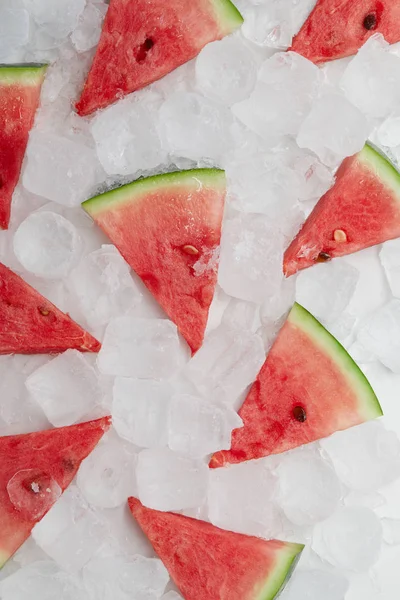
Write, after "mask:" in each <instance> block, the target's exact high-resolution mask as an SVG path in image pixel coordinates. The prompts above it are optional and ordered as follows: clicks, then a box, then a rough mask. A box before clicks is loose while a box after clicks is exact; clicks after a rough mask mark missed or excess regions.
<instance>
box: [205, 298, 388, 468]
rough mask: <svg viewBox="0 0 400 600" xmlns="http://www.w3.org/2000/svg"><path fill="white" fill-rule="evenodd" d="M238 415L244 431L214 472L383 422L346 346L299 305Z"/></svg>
mask: <svg viewBox="0 0 400 600" xmlns="http://www.w3.org/2000/svg"><path fill="white" fill-rule="evenodd" d="M239 415H240V416H241V418H242V420H243V423H244V427H242V428H241V429H235V430H234V431H233V432H232V445H231V449H230V450H223V451H221V452H217V453H216V454H214V456H213V457H212V459H211V462H210V467H213V468H215V467H221V466H223V465H225V464H227V463H240V462H242V461H245V460H250V459H252V458H261V457H263V456H268V455H269V454H278V453H280V452H285V451H286V450H290V449H291V448H296V447H297V446H300V445H302V444H307V443H308V442H314V441H315V440H318V439H320V438H323V437H326V436H328V435H331V434H332V433H334V432H335V431H340V430H343V429H347V428H349V427H352V426H353V425H359V424H360V423H363V422H365V421H368V420H370V419H375V418H376V417H380V416H381V415H382V409H381V407H380V404H379V402H378V399H377V397H376V396H375V393H374V391H373V390H372V388H371V386H370V384H369V383H368V381H367V379H366V377H365V375H364V374H363V373H362V371H361V370H360V369H359V368H358V366H357V365H356V363H355V362H354V361H353V359H352V358H351V356H349V354H347V352H346V350H345V349H344V348H343V346H341V345H340V344H339V342H338V341H337V340H336V339H335V338H334V337H333V336H332V335H331V334H330V333H329V332H328V331H327V330H326V329H325V328H324V327H323V326H322V325H321V324H320V323H319V322H318V321H317V320H316V319H315V318H314V317H313V316H312V315H311V314H310V313H309V312H308V311H307V310H305V308H303V307H302V306H300V305H299V304H297V303H296V304H295V305H294V306H293V308H292V310H291V311H290V313H289V316H288V319H287V321H286V323H285V324H284V326H283V328H282V329H281V331H280V332H279V335H278V337H277V339H276V341H275V343H274V344H273V346H272V348H271V350H270V352H269V354H268V356H267V359H266V361H265V363H264V365H263V366H262V368H261V371H260V373H259V374H258V377H257V380H256V381H255V383H254V384H253V386H252V388H251V389H250V392H249V394H248V396H247V398H246V400H245V401H244V404H243V405H242V407H241V409H240V411H239Z"/></svg>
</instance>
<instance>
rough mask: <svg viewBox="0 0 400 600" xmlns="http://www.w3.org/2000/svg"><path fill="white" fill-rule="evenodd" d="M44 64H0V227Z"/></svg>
mask: <svg viewBox="0 0 400 600" xmlns="http://www.w3.org/2000/svg"><path fill="white" fill-rule="evenodd" d="M46 69H47V66H42V65H40V66H34V65H19V66H15V65H10V66H4V65H3V66H0V229H7V227H8V224H9V221H10V211H11V199H12V195H13V192H14V188H15V186H16V185H17V183H18V179H19V175H20V171H21V166H22V161H23V158H24V155H25V150H26V146H27V143H28V136H29V131H30V130H31V128H32V125H33V121H34V118H35V113H36V109H37V107H38V104H39V97H40V90H41V87H42V83H43V80H44V77H45V74H46Z"/></svg>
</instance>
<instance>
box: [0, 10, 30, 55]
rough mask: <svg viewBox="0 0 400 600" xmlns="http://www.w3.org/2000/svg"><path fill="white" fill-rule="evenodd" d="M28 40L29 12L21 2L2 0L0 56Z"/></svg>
mask: <svg viewBox="0 0 400 600" xmlns="http://www.w3.org/2000/svg"><path fill="white" fill-rule="evenodd" d="M28 41H29V13H28V12H27V11H26V10H25V9H24V7H23V4H22V2H18V0H17V1H12V0H2V3H1V6H0V57H3V56H7V53H9V52H10V49H13V50H15V49H17V48H20V47H21V46H25V45H26V44H27V43H28Z"/></svg>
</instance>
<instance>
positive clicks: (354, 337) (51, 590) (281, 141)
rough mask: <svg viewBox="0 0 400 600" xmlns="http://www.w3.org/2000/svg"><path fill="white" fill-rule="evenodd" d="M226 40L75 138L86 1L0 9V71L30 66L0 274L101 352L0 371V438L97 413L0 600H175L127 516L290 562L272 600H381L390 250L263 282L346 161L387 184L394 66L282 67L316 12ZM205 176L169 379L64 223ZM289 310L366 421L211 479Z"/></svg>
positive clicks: (299, 62) (393, 411) (394, 342)
mask: <svg viewBox="0 0 400 600" xmlns="http://www.w3.org/2000/svg"><path fill="white" fill-rule="evenodd" d="M237 4H238V7H239V8H240V9H241V10H242V12H243V14H244V17H245V19H246V21H245V24H244V25H243V27H242V30H241V31H240V32H238V33H236V34H235V35H233V36H231V37H229V38H227V39H224V40H223V41H220V42H215V43H213V44H210V45H209V46H207V47H206V48H205V49H204V50H203V51H202V52H201V53H200V55H199V57H198V58H197V59H196V60H194V61H192V62H190V63H188V64H187V65H184V66H183V67H181V68H180V69H178V70H176V71H175V72H173V73H171V74H170V75H168V76H167V77H165V78H164V79H163V80H162V81H159V82H157V83H155V84H154V85H152V86H150V87H149V88H147V89H145V90H144V91H141V92H139V93H136V94H134V95H132V96H130V97H128V98H126V99H124V100H122V101H120V102H118V103H117V104H115V105H114V106H111V107H109V108H108V109H106V110H104V111H102V112H100V113H99V114H97V115H96V116H95V117H94V118H92V119H81V118H79V117H78V116H77V115H76V114H75V113H74V112H73V110H72V105H73V101H74V99H76V97H77V95H78V93H79V91H80V89H81V88H82V83H83V80H84V77H85V73H86V72H87V69H88V67H89V64H90V61H91V58H92V56H93V53H94V49H95V45H96V43H97V40H98V37H99V33H100V27H101V23H102V19H103V17H104V14H105V12H106V9H107V5H106V4H105V3H104V2H102V1H101V0H86V1H85V0H2V2H1V4H0V62H5V63H8V62H9V63H11V62H23V61H37V62H42V61H48V62H49V63H51V66H50V68H49V70H48V73H47V77H46V81H45V84H44V87H43V93H42V107H41V109H40V110H39V112H38V115H37V119H36V126H35V127H34V129H33V130H32V132H31V136H30V142H29V147H28V151H27V156H26V160H25V163H24V168H23V173H22V177H21V180H20V184H19V185H18V188H17V190H16V192H15V195H14V202H13V210H12V221H11V227H10V230H9V231H2V232H0V260H1V261H3V262H4V263H5V264H7V265H8V266H10V267H11V268H12V269H14V270H15V271H17V272H18V273H20V274H21V275H22V276H23V277H24V278H25V279H26V280H27V281H28V282H30V283H31V284H32V285H34V286H35V287H36V288H37V289H39V290H40V291H41V292H42V293H43V294H45V295H46V296H48V297H49V298H50V299H51V300H52V301H53V302H55V303H56V304H57V305H58V306H59V307H60V308H61V309H63V310H65V311H68V312H69V313H70V314H71V315H72V316H73V317H74V318H75V319H77V320H78V321H79V322H80V323H81V324H82V325H83V326H85V327H87V329H88V330H90V331H91V332H92V333H93V334H95V335H96V336H97V337H99V338H100V339H101V340H102V341H103V342H104V344H103V348H102V350H101V352H100V354H99V356H98V358H97V360H96V356H89V355H82V354H79V353H78V352H76V351H73V350H70V351H67V352H66V353H65V354H63V355H60V356H57V357H53V358H51V357H49V356H28V357H24V356H13V357H5V356H3V357H0V434H10V433H16V432H18V433H20V432H28V431H35V430H39V429H41V428H46V427H50V426H51V425H54V426H62V425H69V424H72V423H75V422H79V421H84V420H87V419H88V418H92V417H97V416H100V415H102V414H108V413H109V412H111V413H112V415H113V419H114V428H113V430H112V431H110V432H109V434H108V435H107V436H106V437H105V438H104V439H103V441H102V442H101V443H100V444H99V446H98V447H97V448H96V450H95V451H94V452H93V453H92V455H91V456H90V457H89V458H88V459H87V460H86V461H85V462H84V463H83V465H82V467H81V469H80V471H79V475H78V477H77V480H76V481H75V482H74V484H72V485H71V486H70V488H69V489H68V490H67V491H66V492H65V494H64V495H63V496H62V497H61V498H60V499H59V500H58V502H57V503H56V505H55V506H54V507H53V509H51V510H50V512H49V513H48V515H47V516H46V517H45V518H44V519H43V520H42V521H41V522H40V524H39V525H37V526H36V527H35V529H34V532H33V536H32V537H31V538H30V539H29V540H28V541H27V542H26V543H25V544H24V546H23V547H22V548H21V549H20V550H19V551H18V552H17V554H16V555H15V557H14V558H13V559H12V560H10V561H9V562H8V563H7V564H6V566H5V568H4V569H3V570H2V571H1V573H0V597H1V599H2V600H26V599H27V598H32V599H35V600H36V599H39V598H40V599H41V600H54V598H61V599H62V600H100V599H101V600H128V599H130V600H132V599H135V600H157V599H159V598H163V600H178V599H179V598H180V596H179V595H178V594H177V592H176V591H174V587H173V585H172V584H171V583H170V582H169V578H168V574H167V572H166V570H165V568H164V567H163V565H162V563H161V562H160V561H159V560H158V559H157V558H155V557H154V553H153V552H152V550H151V548H150V545H149V544H148V542H147V541H146V540H145V538H144V536H142V535H141V534H140V533H139V530H138V527H137V526H136V525H135V523H134V522H133V519H132V518H131V517H130V515H129V514H128V511H127V506H126V498H127V496H128V495H132V494H136V495H138V496H139V498H140V499H141V500H142V501H143V502H144V503H145V504H147V505H148V506H150V507H154V508H158V509H161V510H175V511H182V512H183V513H185V514H187V515H191V516H194V517H200V518H203V519H209V520H210V521H211V522H212V523H214V524H216V525H219V526H221V527H225V528H228V529H232V530H235V531H239V532H245V533H249V534H255V535H260V536H264V537H266V538H270V537H277V538H281V539H287V540H295V541H299V542H301V541H302V542H305V543H306V544H307V546H306V550H305V551H304V553H303V556H302V559H301V562H300V564H299V567H298V569H297V571H296V572H295V575H294V577H293V579H292V580H291V582H290V584H289V585H288V587H287V588H286V590H285V591H284V593H283V594H282V600H322V598H323V599H324V600H342V599H345V600H393V598H395V597H397V596H398V592H399V589H400V571H399V568H398V565H399V560H400V479H399V477H400V441H399V438H398V434H399V433H400V398H399V397H398V396H399V394H400V240H395V241H391V242H387V243H386V244H384V245H383V246H382V247H375V248H372V249H369V250H365V251H363V252H360V253H359V254H355V255H353V256H350V257H348V258H343V259H340V260H339V259H338V260H335V261H334V262H332V263H329V264H324V265H319V266H316V267H314V268H312V269H310V270H307V271H304V272H302V273H301V274H300V275H298V277H297V278H291V279H289V280H288V281H284V279H283V276H282V270H281V260H282V251H283V249H284V247H285V245H286V244H287V243H288V241H289V240H290V238H291V237H292V236H293V234H294V233H295V232H296V230H297V229H298V227H299V224H300V223H301V222H302V220H303V219H304V215H307V214H308V213H309V211H310V209H311V208H312V206H313V205H314V203H315V202H316V200H317V199H318V198H319V197H320V196H321V195H322V193H323V192H324V191H325V190H326V189H327V188H328V187H329V186H330V185H331V182H332V177H333V174H334V172H335V169H336V168H337V166H338V164H339V163H340V161H341V160H342V159H343V158H344V157H345V156H348V155H351V154H353V153H355V152H357V151H358V150H360V149H361V148H362V146H363V144H364V142H365V140H366V139H367V138H369V139H372V140H373V141H374V142H375V143H376V144H377V145H379V146H380V147H382V148H384V149H385V150H386V151H387V152H389V154H390V155H391V157H392V159H393V160H394V161H396V160H400V49H399V48H396V46H393V47H389V46H388V45H387V44H386V43H385V41H384V40H383V38H382V37H380V36H379V35H377V36H374V37H373V38H371V39H370V41H369V42H368V43H367V44H366V45H365V46H364V47H363V48H362V49H361V50H360V52H359V53H358V55H357V56H356V57H354V58H353V59H348V60H347V59H346V60H343V61H336V62H333V63H330V64H327V65H326V66H324V67H323V68H317V67H316V66H314V65H313V64H311V63H310V62H308V61H307V60H306V59H304V58H302V57H301V56H298V55H296V54H293V53H285V52H284V50H285V49H286V48H287V47H288V45H289V44H290V41H291V38H292V35H293V33H294V32H295V31H296V30H297V29H298V28H299V26H300V24H301V23H302V21H303V20H304V18H305V16H306V15H307V13H308V12H309V10H310V9H311V7H312V5H313V0H264V1H262V0H238V1H237ZM194 164H196V165H199V166H205V165H219V166H221V167H223V168H224V169H226V172H227V177H228V183H229V191H228V199H227V207H226V217H225V222H224V229H223V239H222V247H221V261H220V269H219V287H218V289H217V293H216V298H215V301H214V304H213V306H212V311H211V316H210V322H209V328H208V334H207V337H206V340H205V343H204V346H203V347H202V348H201V349H200V350H199V352H198V353H197V354H196V356H195V357H194V358H192V359H191V360H190V357H189V352H188V349H187V347H186V346H185V344H184V343H183V342H182V340H181V339H180V338H179V337H178V335H177V331H176V327H175V326H174V325H173V324H172V323H171V322H170V321H168V320H166V318H165V315H164V314H162V312H161V310H160V309H159V308H158V306H157V305H156V303H155V302H154V300H152V299H151V298H150V297H149V294H148V293H147V291H146V290H145V289H144V287H143V285H142V284H141V282H140V281H139V280H138V278H137V277H136V276H135V275H134V274H133V273H131V272H130V270H129V268H128V266H127V265H126V264H125V262H124V261H123V259H122V258H121V257H120V255H119V254H118V252H117V251H116V250H115V248H114V247H113V246H112V245H110V243H109V241H108V240H107V239H105V237H104V236H103V235H102V234H101V233H100V231H99V230H98V229H97V227H96V226H94V225H93V223H92V222H91V220H90V219H89V218H88V217H87V215H86V214H85V213H84V212H83V211H82V210H81V209H80V202H82V201H83V200H85V199H86V198H87V197H89V196H90V195H91V194H92V193H93V192H94V191H95V190H96V189H98V187H99V186H102V185H103V184H104V183H105V182H106V183H107V184H109V183H114V182H115V181H125V180H129V179H133V178H135V177H137V176H140V175H142V174H143V173H148V172H154V171H162V170H165V169H171V168H174V167H178V168H186V167H188V166H191V165H194ZM295 298H297V300H298V301H299V302H301V303H302V304H303V305H305V306H306V307H307V308H308V309H310V310H311V311H312V312H313V313H314V314H315V315H316V316H317V317H318V318H319V319H320V320H321V321H322V323H324V324H325V325H326V326H327V327H328V328H329V329H330V330H331V331H332V332H333V333H334V334H335V335H336V336H337V337H338V338H339V340H340V341H341V342H342V343H343V344H344V345H345V346H346V348H348V349H349V350H350V352H351V353H352V355H353V356H354V358H355V359H356V360H357V361H358V362H359V364H360V365H361V367H362V368H363V369H364V371H365V372H366V374H367V376H368V377H369V378H370V381H371V382H372V384H373V386H374V387H375V389H376V391H377V393H378V396H379V398H380V400H381V403H382V406H383V409H384V411H385V414H386V416H385V417H384V418H383V419H382V420H380V421H379V422H371V423H368V424H365V425H363V426H360V427H357V428H355V429H352V430H350V431H347V432H343V433H338V434H336V435H334V436H332V437H331V438H329V439H326V440H322V441H321V442H319V443H315V444H310V445H308V446H307V447H303V448H299V449H297V450H294V451H291V452H288V453H287V454H283V455H280V456H273V457H270V458H266V459H263V460H259V461H252V462H248V463H244V464H241V465H238V466H234V467H230V468H226V469H217V470H212V471H209V470H208V468H207V466H206V465H207V456H209V454H210V453H211V452H213V451H215V450H217V449H221V448H226V447H227V445H228V444H229V439H230V432H231V430H232V429H233V428H235V427H238V426H240V418H239V417H238V415H237V413H236V412H235V409H237V408H238V406H240V403H241V401H242V399H243V397H244V393H245V390H246V388H247V387H248V386H249V385H250V384H251V382H252V381H253V380H254V378H255V376H256V374H257V372H258V370H259V368H260V366H261V364H262V362H263V360H264V355H265V351H266V350H268V348H269V346H270V345H271V343H272V341H273V339H274V336H275V335H276V333H277V331H278V330H279V327H280V326H281V324H282V322H283V320H284V318H285V313H286V311H287V309H288V308H289V307H290V305H291V304H292V302H293V300H294V299H295Z"/></svg>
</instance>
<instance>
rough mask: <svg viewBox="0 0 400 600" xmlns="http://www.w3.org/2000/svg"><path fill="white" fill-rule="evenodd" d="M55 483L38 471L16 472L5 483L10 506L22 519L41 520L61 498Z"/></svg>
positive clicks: (45, 474) (24, 470)
mask: <svg viewBox="0 0 400 600" xmlns="http://www.w3.org/2000/svg"><path fill="white" fill-rule="evenodd" d="M61 492H62V490H61V488H60V486H59V485H58V483H57V481H56V480H55V479H53V478H52V477H51V476H50V475H48V474H47V473H44V472H42V471H40V470H39V469H23V470H22V471H18V472H17V473H15V475H14V476H13V477H12V478H11V479H10V481H9V482H8V483H7V494H8V497H9V499H10V502H11V504H12V505H13V506H14V508H16V510H17V511H18V512H19V513H20V514H21V516H22V517H23V518H24V519H27V520H29V521H34V520H37V519H41V518H42V517H43V515H45V514H46V512H47V511H48V510H49V508H50V507H51V506H52V505H53V504H54V503H55V502H56V500H58V498H59V497H60V496H61Z"/></svg>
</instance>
